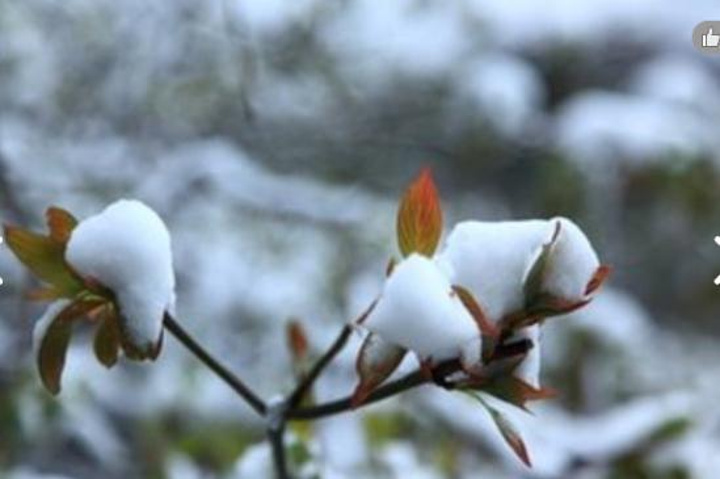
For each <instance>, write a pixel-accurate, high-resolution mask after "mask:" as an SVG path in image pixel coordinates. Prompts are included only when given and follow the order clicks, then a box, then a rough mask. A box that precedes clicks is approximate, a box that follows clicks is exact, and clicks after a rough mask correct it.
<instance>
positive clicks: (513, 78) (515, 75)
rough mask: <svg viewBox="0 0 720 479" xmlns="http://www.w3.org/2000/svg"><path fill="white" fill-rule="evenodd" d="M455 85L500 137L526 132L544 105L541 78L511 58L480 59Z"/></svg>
mask: <svg viewBox="0 0 720 479" xmlns="http://www.w3.org/2000/svg"><path fill="white" fill-rule="evenodd" d="M456 85H457V89H458V90H459V91H458V93H459V96H460V97H461V101H463V102H468V101H470V104H471V105H473V106H476V107H477V109H478V110H479V113H480V114H481V115H482V116H483V117H484V118H487V120H488V121H489V122H490V123H491V124H492V125H493V126H494V127H495V128H496V129H497V130H498V131H499V132H500V133H502V134H504V135H506V136H511V137H513V136H517V135H520V134H522V132H523V131H525V129H526V127H527V126H528V125H529V123H530V121H531V120H532V119H533V118H534V117H535V116H536V115H538V114H539V112H540V108H541V107H542V104H543V102H544V101H545V90H544V86H543V83H542V78H540V74H539V73H538V72H537V70H536V69H535V68H534V67H533V66H532V65H531V64H530V63H529V62H526V61H523V60H522V59H520V58H517V57H514V56H511V55H503V54H488V55H484V56H482V57H480V58H478V59H477V60H475V61H474V62H472V63H470V64H469V65H468V66H467V67H466V68H464V69H463V71H461V72H460V73H459V74H458V75H457V80H456Z"/></svg>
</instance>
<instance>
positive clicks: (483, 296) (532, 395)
mask: <svg viewBox="0 0 720 479" xmlns="http://www.w3.org/2000/svg"><path fill="white" fill-rule="evenodd" d="M46 219H47V225H48V229H49V232H48V233H47V234H38V233H34V232H31V231H28V230H25V229H22V228H18V227H14V226H7V225H6V226H5V228H4V235H5V239H6V240H7V244H8V246H9V247H10V249H11V250H12V251H13V253H14V254H15V255H16V256H17V258H18V259H19V260H20V261H21V262H22V263H23V264H24V265H25V266H27V268H28V269H30V271H32V273H34V275H35V276H36V277H37V278H38V279H39V280H40V281H42V282H43V283H44V285H43V286H42V287H41V288H40V289H37V290H35V291H32V292H30V293H29V297H30V298H32V299H35V300H45V301H52V303H51V304H50V305H49V306H48V308H47V309H46V311H45V313H44V314H43V315H42V317H41V318H40V319H39V320H38V321H37V322H36V325H35V329H34V334H33V339H34V341H33V342H34V350H35V356H36V360H37V366H38V369H39V372H40V377H41V379H42V382H43V384H44V385H45V387H46V388H47V389H48V390H49V391H50V392H51V393H53V394H57V393H59V392H60V386H61V375H62V372H63V367H64V363H65V356H66V353H67V349H68V344H69V341H70V338H71V334H72V330H73V326H74V324H75V323H76V322H78V321H81V320H84V321H88V322H90V323H92V324H94V325H96V326H97V331H96V333H95V340H94V350H95V354H96V356H97V359H98V360H99V361H100V362H101V363H102V364H104V365H105V366H107V367H112V366H113V365H114V364H115V363H116V362H117V360H118V357H119V355H120V353H121V352H122V353H123V354H124V356H125V357H127V358H128V359H131V360H145V359H152V360H154V359H156V358H157V356H158V354H159V353H160V349H161V345H162V339H163V330H167V331H168V332H169V333H171V334H172V335H173V336H175V338H176V339H178V340H179V341H180V342H181V343H182V344H183V345H184V346H186V347H187V348H188V349H189V350H190V352H192V353H193V354H195V356H196V357H197V358H198V359H199V360H200V361H202V362H203V364H205V365H206V366H207V367H208V368H209V369H211V370H212V371H213V372H214V373H215V374H216V375H217V376H218V377H219V378H220V379H222V380H223V381H225V382H226V383H227V384H228V385H229V386H230V387H231V388H233V389H234V391H235V392H237V393H238V395H239V396H240V397H241V398H242V399H244V400H245V401H246V402H247V403H248V404H249V405H250V406H251V407H252V408H253V409H254V410H255V411H256V412H257V413H258V414H259V415H260V416H262V417H264V418H265V419H266V424H267V434H268V439H269V441H270V445H271V447H272V451H273V454H272V456H273V459H274V464H275V470H276V474H277V477H278V478H281V479H282V478H287V477H291V475H290V471H289V468H288V464H287V461H286V457H285V452H284V448H285V444H284V442H283V437H284V431H285V429H286V424H287V423H288V422H295V421H308V420H315V419H319V418H323V417H326V416H330V415H334V414H338V413H343V412H348V411H351V410H353V409H357V408H361V407H364V406H366V405H368V404H371V403H373V402H375V401H379V400H382V399H385V398H387V397H390V396H394V395H397V394H399V393H401V392H403V391H406V390H409V389H412V388H415V387H417V386H420V385H423V384H429V383H431V384H436V385H438V386H440V387H443V388H446V389H452V390H458V391H461V392H464V393H466V394H470V395H472V396H473V397H474V398H476V399H477V400H478V401H479V402H480V403H481V404H482V405H483V406H484V407H486V408H487V410H488V412H489V413H490V416H491V417H492V419H493V420H494V421H495V423H496V425H497V426H498V428H499V430H500V432H501V434H502V436H503V438H504V439H505V440H506V441H507V443H508V444H509V445H510V446H511V447H512V449H513V450H514V451H515V452H516V453H517V455H518V457H519V458H520V459H521V460H522V461H523V462H525V463H526V464H527V465H530V458H529V455H528V452H527V451H526V449H525V446H524V444H523V441H522V439H521V438H520V436H519V434H518V433H517V432H516V430H515V428H514V427H513V426H512V424H511V423H510V422H509V421H508V419H507V418H506V417H505V416H503V414H502V413H501V412H500V411H499V410H498V409H496V408H494V407H492V406H491V405H490V404H489V402H488V401H487V400H486V399H487V398H486V395H491V396H494V397H495V398H497V399H500V400H502V401H505V402H508V403H511V404H513V405H516V406H519V407H521V408H525V407H526V403H527V402H528V401H532V400H537V399H543V398H547V397H549V396H550V395H551V392H550V390H549V389H546V388H543V387H541V385H540V379H539V373H540V336H541V326H542V324H543V323H544V321H545V320H546V319H548V318H550V317H553V316H558V315H562V314H565V313H568V312H570V311H573V310H576V309H578V308H581V307H583V306H584V305H586V304H587V303H588V302H589V301H591V300H592V297H593V294H594V293H595V292H596V291H597V290H598V288H599V287H600V285H601V284H602V283H603V281H604V280H605V279H606V277H607V275H608V273H609V269H608V268H607V267H606V266H602V265H601V264H600V262H599V260H598V257H597V255H596V253H595V251H594V250H593V248H592V245H591V244H590V242H589V240H588V239H587V237H586V236H585V234H584V233H583V232H582V230H581V229H580V228H579V227H578V226H577V225H576V224H575V223H573V222H572V221H571V220H569V219H566V218H552V219H550V220H529V221H512V222H480V221H465V222H461V223H459V224H457V225H456V226H455V227H454V228H453V229H452V231H451V232H450V234H449V235H448V236H447V239H446V240H445V243H444V244H443V245H442V246H441V239H442V234H443V215H442V210H441V207H440V201H439V198H438V194H437V190H436V188H435V185H434V182H433V179H432V176H431V174H430V171H429V170H427V169H426V170H423V171H422V173H421V174H420V175H419V177H418V178H417V179H416V180H415V181H414V182H413V183H412V184H411V185H410V187H409V188H408V190H407V191H406V193H405V194H404V196H403V197H402V200H401V203H400V207H399V211H398V216H397V238H398V246H399V250H400V253H401V255H402V259H401V260H399V261H397V260H394V259H393V260H391V261H390V263H389V265H388V268H387V272H386V279H385V282H384V285H383V287H382V290H381V291H380V292H379V294H378V296H377V298H376V299H375V300H374V301H373V302H372V303H371V304H370V305H369V306H368V308H367V310H366V311H365V312H364V313H363V314H362V315H361V317H360V318H358V319H356V320H354V321H352V322H350V323H348V324H346V326H345V327H344V328H343V329H342V331H341V332H340V334H339V335H338V337H337V339H336V340H335V342H334V343H333V344H332V345H331V346H330V347H329V348H328V350H327V351H326V352H325V353H323V354H322V355H321V356H320V358H319V359H318V360H317V361H316V362H314V363H313V362H312V361H311V360H310V358H311V357H312V355H311V353H310V351H309V343H308V341H307V339H306V337H305V333H304V330H303V328H302V326H301V325H300V324H299V323H298V322H292V323H290V324H289V327H288V344H289V345H290V349H291V352H292V354H293V358H294V359H295V365H294V366H295V368H294V372H295V376H296V377H297V386H296V387H295V389H294V390H293V391H292V392H291V393H289V394H287V395H284V396H279V397H276V398H274V399H273V400H272V401H269V402H268V401H265V400H263V399H262V398H261V397H259V396H258V395H257V394H256V393H255V392H254V391H253V390H252V389H251V388H249V387H248V386H247V385H246V384H245V383H244V382H243V381H242V380H241V379H240V378H239V377H238V376H237V375H236V374H234V373H233V372H231V371H230V370H229V369H227V368H226V367H224V366H223V365H222V364H220V362H219V361H218V360H217V359H215V358H214V356H213V355H212V354H210V353H209V352H208V351H206V350H205V349H204V348H203V347H202V346H201V345H200V344H198V343H197V342H196V341H195V340H194V339H193V337H192V336H191V335H190V334H189V333H188V332H187V331H186V330H185V329H183V328H182V327H181V325H180V324H179V323H178V322H177V321H176V320H175V319H174V314H175V311H174V309H175V306H174V304H175V278H174V272H173V266H172V253H171V244H170V243H171V242H170V235H169V233H168V231H167V228H166V227H165V225H164V223H163V221H162V220H161V219H160V217H159V216H158V215H157V214H156V213H155V212H154V211H153V210H151V209H150V208H149V207H147V206H145V205H144V204H142V203H140V202H138V201H131V200H121V201H118V202H116V203H113V204H112V205H110V206H108V207H107V208H106V209H105V210H104V211H102V212H101V213H99V214H97V215H95V216H91V217H89V218H87V219H85V220H83V221H80V222H78V221H77V220H76V219H75V218H74V217H73V216H72V215H71V214H70V213H68V212H67V211H65V210H62V209H60V208H57V207H51V208H49V209H48V210H47V213H46ZM357 330H359V331H361V332H363V333H364V334H365V339H364V342H363V344H362V346H361V348H360V350H359V351H358V354H357V362H356V369H357V373H358V376H359V381H358V384H357V386H356V388H355V391H354V392H353V393H352V394H350V395H348V396H347V397H345V398H342V399H339V400H336V401H331V402H328V403H322V404H313V401H312V400H311V399H310V398H311V390H312V388H313V385H314V383H315V381H316V380H317V378H318V377H319V376H320V375H321V374H322V373H323V372H324V370H325V368H326V367H327V366H328V364H330V363H331V362H332V361H333V359H334V358H335V357H336V356H337V354H338V353H339V352H340V351H341V350H342V348H343V347H344V346H345V345H346V343H347V341H348V339H349V337H350V336H351V335H352V334H353V331H357ZM408 353H411V354H412V355H414V356H415V357H416V358H417V361H418V365H419V366H418V369H417V370H415V371H414V372H411V373H409V374H407V375H405V376H402V377H400V378H397V379H394V380H390V379H389V378H390V376H391V375H392V374H393V373H394V372H395V371H396V370H397V368H398V366H399V365H400V363H401V362H402V361H403V359H404V358H405V357H406V356H407V355H408Z"/></svg>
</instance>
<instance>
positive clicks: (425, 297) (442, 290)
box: [364, 254, 480, 364]
mask: <svg viewBox="0 0 720 479" xmlns="http://www.w3.org/2000/svg"><path fill="white" fill-rule="evenodd" d="M364 325H365V326H366V327H367V328H368V329H369V330H371V331H373V332H375V333H377V334H379V335H380V336H381V337H382V338H383V339H385V340H386V341H389V342H391V343H395V344H398V345H400V346H403V347H404V348H406V349H409V350H411V351H413V352H415V353H416V354H417V355H418V356H419V357H420V358H422V359H428V358H432V359H433V360H437V361H439V360H444V359H450V358H456V357H459V356H462V357H463V358H465V360H466V364H474V363H476V362H477V361H478V360H479V355H480V330H479V328H478V326H477V325H476V323H475V320H474V319H473V318H472V316H470V313H468V311H467V310H466V309H465V306H463V304H462V302H461V301H460V300H459V299H458V297H457V296H456V295H455V294H453V292H452V289H451V285H450V283H449V282H448V280H447V278H446V277H445V276H444V275H443V273H442V272H441V271H440V269H439V268H438V267H437V265H436V264H435V263H434V262H433V261H432V260H430V259H428V258H425V257H423V256H420V255H417V254H413V255H411V256H409V257H408V258H406V259H405V260H404V261H402V262H401V263H400V264H398V265H397V266H396V267H395V270H394V271H393V273H392V275H391V276H390V278H388V280H387V282H386V283H385V287H384V288H383V292H382V294H381V296H380V299H379V301H378V303H377V306H376V307H375V309H374V310H373V312H372V313H371V314H370V316H369V317H368V318H367V320H366V321H365V323H364Z"/></svg>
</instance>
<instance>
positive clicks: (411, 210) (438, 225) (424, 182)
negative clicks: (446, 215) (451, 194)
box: [397, 168, 442, 256]
mask: <svg viewBox="0 0 720 479" xmlns="http://www.w3.org/2000/svg"><path fill="white" fill-rule="evenodd" d="M441 234H442V210H441V208H440V199H439V197H438V192H437V188H436V187H435V182H434V181H433V178H432V173H431V172H430V169H429V168H425V169H423V170H422V171H421V172H420V175H419V176H418V177H417V179H415V181H413V183H412V184H411V185H410V186H409V187H408V189H407V191H406V192H405V195H404V196H403V197H402V199H401V201H400V208H399V209H398V215H397V236H398V246H399V247H400V251H401V252H402V254H403V256H408V255H410V254H412V253H420V254H423V255H425V256H432V255H433V254H434V253H435V249H436V248H437V245H438V242H439V241H440V235H441Z"/></svg>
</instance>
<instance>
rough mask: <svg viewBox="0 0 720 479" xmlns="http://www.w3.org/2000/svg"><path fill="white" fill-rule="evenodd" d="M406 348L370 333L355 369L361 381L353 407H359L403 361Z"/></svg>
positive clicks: (359, 354)
mask: <svg viewBox="0 0 720 479" xmlns="http://www.w3.org/2000/svg"><path fill="white" fill-rule="evenodd" d="M405 353H406V351H405V349H404V348H402V347H400V346H397V345H395V344H391V343H388V342H386V341H384V340H383V339H382V338H381V337H380V336H378V335H376V334H372V333H371V334H369V335H368V337H367V338H365V342H364V343H363V345H362V347H361V348H360V352H359V353H358V357H357V361H356V363H355V369H356V370H357V373H358V376H359V377H360V382H359V384H358V385H357V387H356V388H355V392H354V393H353V396H352V407H353V408H355V407H358V406H359V405H360V404H362V403H363V402H364V401H365V399H367V397H368V396H369V395H370V393H372V392H373V391H374V390H375V388H376V387H378V386H379V385H380V384H382V382H383V381H385V379H387V378H388V377H389V376H390V375H391V374H392V373H393V372H394V371H395V369H397V367H398V366H399V365H400V363H401V362H402V359H403V357H405Z"/></svg>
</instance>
